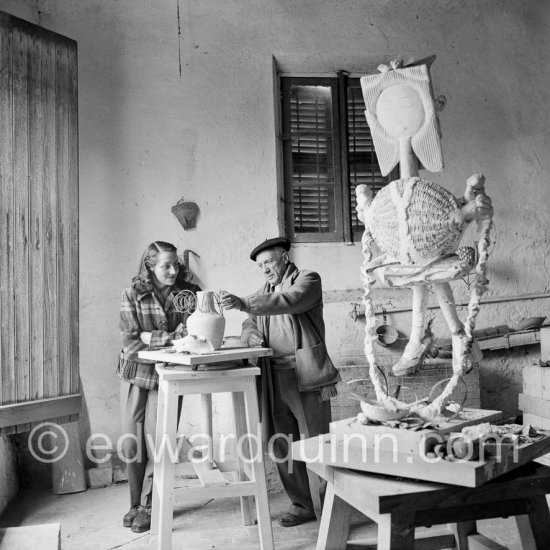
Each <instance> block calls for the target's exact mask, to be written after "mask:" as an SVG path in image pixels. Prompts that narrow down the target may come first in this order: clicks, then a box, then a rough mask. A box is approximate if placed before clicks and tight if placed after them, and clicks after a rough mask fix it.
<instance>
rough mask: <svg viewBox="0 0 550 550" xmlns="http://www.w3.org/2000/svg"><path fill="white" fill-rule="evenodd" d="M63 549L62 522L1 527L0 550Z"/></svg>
mask: <svg viewBox="0 0 550 550" xmlns="http://www.w3.org/2000/svg"><path fill="white" fill-rule="evenodd" d="M24 548H40V549H41V550H61V524H60V523H45V524H42V525H25V526H24V527H7V528H5V529H0V550H17V549H21V550H23V549H24Z"/></svg>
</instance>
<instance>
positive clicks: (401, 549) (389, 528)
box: [378, 511, 414, 550]
mask: <svg viewBox="0 0 550 550" xmlns="http://www.w3.org/2000/svg"><path fill="white" fill-rule="evenodd" d="M378 550H414V513H407V512H405V511H401V512H394V513H393V514H382V515H381V516H380V518H379V519H378Z"/></svg>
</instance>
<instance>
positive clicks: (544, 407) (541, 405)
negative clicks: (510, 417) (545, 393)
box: [518, 393, 550, 420]
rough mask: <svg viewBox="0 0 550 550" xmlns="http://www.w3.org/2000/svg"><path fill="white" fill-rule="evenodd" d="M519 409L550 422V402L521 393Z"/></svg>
mask: <svg viewBox="0 0 550 550" xmlns="http://www.w3.org/2000/svg"><path fill="white" fill-rule="evenodd" d="M518 407H519V408H520V409H521V410H522V411H523V412H527V413H531V414H535V415H537V416H540V417H542V418H547V419H548V420H550V400H548V399H541V398H540V397H534V396H532V395H526V394H524V393H520V394H519V395H518Z"/></svg>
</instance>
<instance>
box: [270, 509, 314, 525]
mask: <svg viewBox="0 0 550 550" xmlns="http://www.w3.org/2000/svg"><path fill="white" fill-rule="evenodd" d="M315 519H316V518H315V515H313V516H297V515H295V514H292V513H291V512H288V513H286V514H284V515H283V516H281V517H280V518H279V519H278V520H277V521H278V523H279V525H280V526H281V527H295V526H296V525H301V524H302V523H306V522H308V521H314V520H315Z"/></svg>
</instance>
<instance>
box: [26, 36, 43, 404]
mask: <svg viewBox="0 0 550 550" xmlns="http://www.w3.org/2000/svg"><path fill="white" fill-rule="evenodd" d="M41 58H42V40H41V39H40V37H38V36H33V39H32V50H31V52H30V58H29V75H30V80H29V184H30V190H29V200H30V227H29V231H30V241H29V264H30V265H32V269H31V270H30V273H29V276H30V280H29V285H30V301H31V304H32V308H33V309H32V316H31V327H30V334H31V341H30V364H31V380H30V391H31V399H41V398H42V397H44V369H43V365H44V246H43V241H42V234H43V215H42V202H43V198H44V185H43V165H44V140H43V135H42V118H43V112H44V107H43V104H42V84H41V83H42V62H41Z"/></svg>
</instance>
